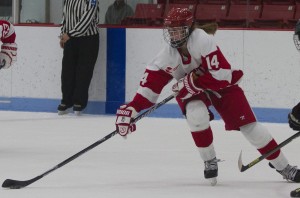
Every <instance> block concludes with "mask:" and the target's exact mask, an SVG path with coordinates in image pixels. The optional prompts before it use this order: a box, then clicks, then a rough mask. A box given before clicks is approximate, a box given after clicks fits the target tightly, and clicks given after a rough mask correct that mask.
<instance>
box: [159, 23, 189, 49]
mask: <svg viewBox="0 0 300 198" xmlns="http://www.w3.org/2000/svg"><path fill="white" fill-rule="evenodd" d="M189 35H190V27H189V26H179V27H164V29H163V36H164V39H165V41H166V42H167V43H168V44H169V45H170V46H171V47H173V48H179V47H181V46H182V45H183V44H184V43H185V42H186V41H187V40H188V38H189Z"/></svg>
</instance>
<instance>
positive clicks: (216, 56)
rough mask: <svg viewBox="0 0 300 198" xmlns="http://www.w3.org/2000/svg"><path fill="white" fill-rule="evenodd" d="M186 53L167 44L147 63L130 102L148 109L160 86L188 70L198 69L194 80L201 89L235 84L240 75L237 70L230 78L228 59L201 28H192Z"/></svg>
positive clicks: (217, 88)
mask: <svg viewBox="0 0 300 198" xmlns="http://www.w3.org/2000/svg"><path fill="white" fill-rule="evenodd" d="M187 49H188V51H189V54H190V55H189V56H188V57H185V56H183V55H182V54H181V51H180V49H176V48H172V47H171V46H168V45H167V46H166V47H165V48H164V49H163V50H162V51H160V52H159V53H158V55H157V56H156V57H155V58H154V59H153V60H152V61H151V62H150V63H149V65H148V66H147V68H146V71H145V73H144V76H143V78H142V80H141V82H140V87H139V89H138V91H137V93H136V95H135V97H134V99H133V101H131V102H130V103H129V105H131V106H133V107H134V108H135V109H136V110H137V111H141V110H143V109H146V108H149V107H150V106H152V105H153V104H154V103H156V101H157V99H158V96H159V94H160V93H161V90H162V89H163V87H164V86H165V85H166V84H168V82H170V81H171V80H172V79H173V78H175V79H176V80H179V79H181V78H183V77H184V76H185V75H187V74H188V73H190V72H196V73H197V71H199V70H200V71H201V73H202V74H203V75H201V76H200V77H199V78H198V79H197V80H196V82H195V84H196V85H197V86H198V87H201V88H202V89H209V90H212V91H218V90H219V89H222V88H225V87H227V86H230V85H232V84H235V83H236V82H237V81H238V80H239V79H240V78H241V77H242V72H241V71H240V72H238V73H236V74H238V75H235V76H234V77H233V75H232V74H233V71H232V70H231V66H230V64H229V63H228V62H227V60H226V59H225V57H224V56H223V54H222V52H221V51H220V49H219V47H218V46H217V44H216V42H215V39H214V36H213V35H209V34H207V33H206V32H205V31H204V30H202V29H195V30H194V31H193V32H192V33H191V35H190V37H189V39H188V41H187Z"/></svg>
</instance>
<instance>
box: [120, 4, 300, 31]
mask: <svg viewBox="0 0 300 198" xmlns="http://www.w3.org/2000/svg"><path fill="white" fill-rule="evenodd" d="M157 2H159V3H158V4H147V3H138V4H137V5H136V9H135V14H134V16H131V17H127V18H126V19H125V20H124V22H123V23H122V24H124V25H138V26H140V25H146V26H162V24H163V18H164V17H165V16H166V14H167V13H168V12H169V10H170V9H172V8H173V7H180V8H188V9H190V10H191V11H192V12H193V13H194V16H195V21H196V22H197V23H198V24H200V25H203V24H206V23H211V22H216V23H218V25H219V26H220V27H241V28H246V27H255V28H294V26H295V24H296V22H297V21H298V19H299V18H300V0H158V1H157ZM167 2H169V3H167Z"/></svg>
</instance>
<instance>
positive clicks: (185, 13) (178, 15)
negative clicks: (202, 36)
mask: <svg viewBox="0 0 300 198" xmlns="http://www.w3.org/2000/svg"><path fill="white" fill-rule="evenodd" d="M193 21H194V16H193V13H192V12H191V11H190V10H189V9H187V8H172V9H171V10H170V11H169V13H168V14H167V16H166V17H165V19H164V26H167V27H179V26H189V27H191V26H192V24H193Z"/></svg>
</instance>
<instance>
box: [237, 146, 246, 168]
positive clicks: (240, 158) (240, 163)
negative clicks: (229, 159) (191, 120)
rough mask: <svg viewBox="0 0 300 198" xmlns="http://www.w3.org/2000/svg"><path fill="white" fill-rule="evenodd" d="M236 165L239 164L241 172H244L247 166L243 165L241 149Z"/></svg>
mask: <svg viewBox="0 0 300 198" xmlns="http://www.w3.org/2000/svg"><path fill="white" fill-rule="evenodd" d="M238 166H239V170H240V171H241V172H244V171H245V170H247V167H246V166H244V165H243V160H242V150H241V152H240V156H239V160H238Z"/></svg>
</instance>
